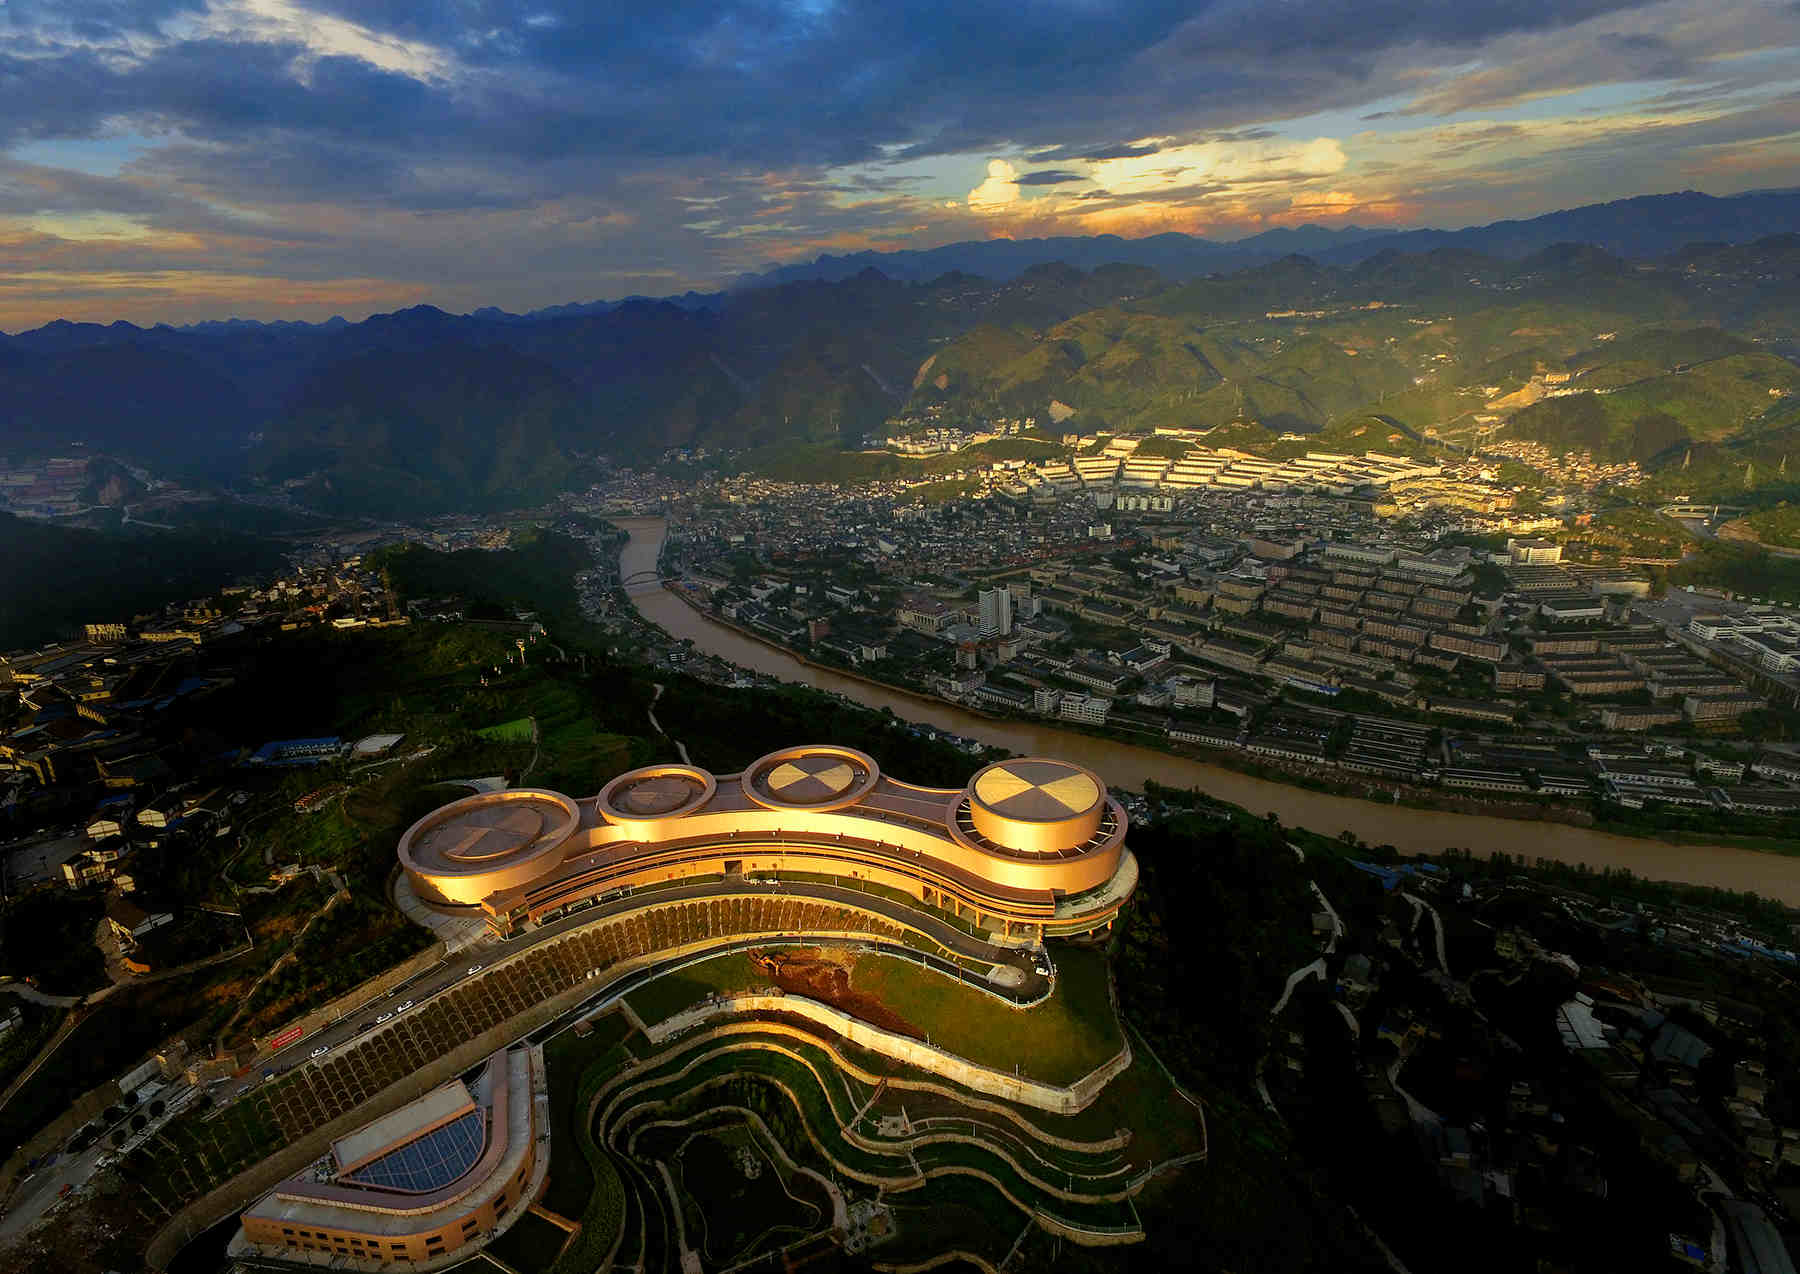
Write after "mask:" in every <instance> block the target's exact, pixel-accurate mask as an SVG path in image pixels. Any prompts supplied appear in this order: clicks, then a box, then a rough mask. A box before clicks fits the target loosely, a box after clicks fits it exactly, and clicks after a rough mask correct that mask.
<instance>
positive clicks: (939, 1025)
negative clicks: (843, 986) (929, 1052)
mask: <svg viewBox="0 0 1800 1274" xmlns="http://www.w3.org/2000/svg"><path fill="white" fill-rule="evenodd" d="M771 949H772V950H775V948H771ZM793 949H794V948H786V947H784V948H779V950H783V951H786V950H793ZM1052 959H1053V960H1054V962H1055V964H1056V969H1057V978H1056V987H1055V990H1054V991H1053V992H1052V994H1051V995H1050V998H1049V999H1047V1000H1045V1001H1043V1002H1042V1003H1040V1004H1036V1005H1033V1006H1032V1007H1030V1008H1026V1009H1019V1008H1015V1007H1013V1006H1011V1005H1009V1004H1007V1003H1005V1002H1004V1001H1003V1000H1000V999H998V998H996V997H995V996H992V995H989V994H987V993H985V992H984V991H981V990H978V989H975V988H972V987H970V986H968V985H966V984H964V983H962V982H958V981H956V980H955V979H952V978H950V977H948V976H947V975H945V974H942V973H939V972H937V971H936V970H934V969H930V968H925V967H922V966H920V965H918V964H915V963H913V962H911V961H908V960H905V959H902V958H900V957H897V956H891V955H881V954H872V953H858V954H856V956H855V957H854V963H853V965H852V967H851V968H850V979H849V985H850V987H851V989H852V990H853V991H855V992H857V993H859V994H860V995H861V996H864V997H867V998H868V999H871V1000H874V1001H878V1002H879V1003H880V1004H881V1005H883V1006H885V1007H886V1008H887V1009H889V1010H891V1011H892V1012H893V1013H895V1014H897V1015H898V1016H899V1017H900V1018H902V1019H904V1020H905V1021H906V1022H909V1023H915V1024H919V1025H920V1027H921V1030H922V1033H923V1034H924V1035H925V1036H928V1037H929V1041H930V1043H931V1044H932V1045H934V1046H935V1047H938V1048H942V1049H944V1050H945V1051H946V1052H950V1053H954V1054H955V1055H956V1056H958V1057H962V1058H966V1059H967V1060H969V1061H972V1062H975V1063H977V1064H979V1065H982V1066H987V1067H990V1068H992V1069H994V1070H998V1071H1014V1070H1016V1071H1017V1073H1019V1074H1022V1075H1025V1076H1027V1077H1029V1078H1032V1079H1036V1080H1040V1081H1042V1082H1043V1083H1046V1084H1055V1085H1066V1084H1071V1083H1074V1082H1075V1081H1076V1080H1078V1079H1080V1078H1081V1077H1082V1076H1083V1075H1086V1074H1088V1073H1089V1072H1091V1071H1092V1070H1094V1069H1095V1068H1096V1067H1098V1066H1101V1065H1103V1064H1105V1063H1106V1062H1107V1061H1108V1060H1109V1059H1111V1058H1112V1057H1113V1056H1115V1055H1116V1054H1117V1053H1118V1051H1119V1047H1120V1044H1121V1036H1120V1034H1119V1025H1118V1020H1117V1018H1116V1017H1115V1016H1114V1013H1113V1009H1112V1001H1111V996H1110V994H1109V992H1108V988H1107V982H1106V957H1105V956H1104V955H1102V954H1101V953H1099V952H1096V951H1092V950H1088V949H1085V948H1080V947H1061V948H1057V949H1056V950H1055V951H1054V953H1053V955H1052ZM770 981H771V979H770V977H769V975H768V974H766V973H765V972H763V971H762V970H761V969H759V968H758V967H757V966H756V965H754V964H753V963H752V962H751V961H750V959H749V957H748V956H747V955H745V954H744V953H742V952H733V953H731V954H728V955H722V956H717V957H715V958H713V959H711V960H707V961H703V962H701V963H698V964H694V965H690V966H688V967H687V968H685V969H682V970H680V971H679V972H676V973H672V974H668V975H665V976H664V977H661V978H658V979H657V980H656V981H654V982H651V983H648V984H647V985H645V986H643V987H641V988H639V989H638V990H635V991H633V992H632V993H631V994H630V995H629V996H628V997H627V1001H628V1002H629V1003H630V1005H631V1007H632V1010H633V1011H634V1012H635V1013H637V1015H638V1016H639V1017H640V1018H642V1019H643V1020H644V1021H645V1022H646V1023H651V1024H654V1023H657V1022H661V1021H665V1020H666V1019H668V1018H670V1017H673V1016H674V1015H675V1014H677V1013H679V1012H681V1011H683V1010H685V1009H688V1008H691V1007H693V1006H694V1005H695V1004H698V1003H699V1002H700V1001H701V1000H703V999H705V998H707V997H708V996H710V995H729V994H733V993H737V992H744V991H751V990H757V989H760V988H763V987H766V986H768V985H769V983H770ZM846 1011H849V1012H852V1013H853V1014H854V1008H853V1007H846ZM927 1024H928V1025H927Z"/></svg>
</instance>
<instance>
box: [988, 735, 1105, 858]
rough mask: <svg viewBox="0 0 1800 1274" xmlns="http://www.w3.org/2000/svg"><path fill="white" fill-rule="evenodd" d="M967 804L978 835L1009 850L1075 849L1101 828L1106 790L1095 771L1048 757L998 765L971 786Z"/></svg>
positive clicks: (1057, 850)
mask: <svg viewBox="0 0 1800 1274" xmlns="http://www.w3.org/2000/svg"><path fill="white" fill-rule="evenodd" d="M965 800H966V801H967V808H968V812H969V816H970V819H971V821H972V823H973V825H974V829H975V831H977V832H978V833H980V835H981V836H982V838H983V839H985V840H987V841H989V842H991V843H993V844H995V845H998V846H1003V847H1005V848H1008V849H1016V850H1025V851H1027V852H1033V853H1056V852H1059V851H1064V850H1072V849H1076V848H1078V847H1079V846H1081V845H1082V844H1084V843H1085V842H1086V841H1087V840H1088V839H1089V838H1090V837H1091V836H1093V835H1094V833H1095V831H1096V829H1097V828H1098V827H1099V826H1100V820H1101V817H1102V815H1103V814H1104V813H1105V809H1106V787H1105V785H1104V784H1102V783H1101V782H1100V780H1099V779H1098V778H1097V777H1095V775H1094V773H1093V772H1092V771H1091V770H1088V769H1085V768H1083V767H1082V766H1079V765H1075V764H1072V763H1071V762H1068V761H1057V760H1052V759H1050V758H1048V757H1022V758H1019V759H1017V760H1011V761H997V762H995V763H994V764H993V765H990V766H988V767H986V768H985V769H983V770H981V771H979V772H978V773H977V774H976V775H975V777H974V778H973V779H971V780H970V781H969V786H968V788H967V789H966V795H965Z"/></svg>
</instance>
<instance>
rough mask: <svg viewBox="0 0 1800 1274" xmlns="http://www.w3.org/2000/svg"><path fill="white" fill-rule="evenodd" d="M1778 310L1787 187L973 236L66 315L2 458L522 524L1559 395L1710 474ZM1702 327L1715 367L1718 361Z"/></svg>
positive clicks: (1437, 416) (1739, 433) (8, 385)
mask: <svg viewBox="0 0 1800 1274" xmlns="http://www.w3.org/2000/svg"><path fill="white" fill-rule="evenodd" d="M1299 249H1304V253H1302V252H1300V251H1298V250H1299ZM1797 316H1800V195H1796V194H1795V193H1793V192H1764V193H1758V194H1752V195H1743V196H1737V197H1734V198H1729V199H1715V198H1712V197H1710V196H1706V195H1699V194H1693V193H1681V194H1672V195H1659V196H1647V197H1644V198H1640V199H1630V200H1622V201H1619V202H1617V203H1611V204H1600V205H1593V206H1591V207H1587V208H1579V209H1573V210H1569V211H1566V212H1559V213H1552V214H1548V215H1547V216H1545V217H1540V218H1535V219H1533V220H1531V221H1521V222H1501V223H1496V224H1495V225H1492V226H1483V227H1476V228H1472V229H1468V230H1458V231H1449V232H1446V231H1433V230H1423V231H1402V232H1376V231H1361V230H1355V229H1346V230H1325V229H1321V228H1318V227H1301V228H1298V229H1295V230H1279V231H1270V232H1267V233H1265V234H1263V235H1259V236H1255V237H1254V238H1253V239H1250V240H1242V241H1239V242H1238V243H1235V244H1218V243H1212V242H1209V241H1207V240H1204V239H1195V238H1191V237H1189V236H1182V235H1158V236H1152V237H1150V238H1147V239H1118V238H1113V237H1109V236H1096V237H1093V238H1086V239H1045V240H1019V241H1011V240H994V241H987V242H980V243H970V244H955V245H950V246H948V247H945V248H939V249H933V250H931V251H927V252H910V253H890V254H855V255H852V256H848V257H822V258H820V259H819V260H818V261H816V262H813V263H812V264H811V265H809V266H787V267H781V268H780V269H778V270H775V271H772V272H770V273H767V274H765V275H762V276H758V278H756V279H754V280H745V281H740V283H739V284H738V285H737V286H735V287H733V288H732V289H730V290H728V291H726V292H722V293H716V294H696V293H689V294H686V295H683V296H680V297H672V298H664V299H646V298H631V299H627V300H624V301H618V302H592V303H582V304H574V305H569V306H557V307H551V308H550V309H547V310H540V311H536V312H534V313H532V314H528V315H517V314H509V313H505V312H503V311H500V310H498V309H494V308H491V307H490V308H485V309H482V310H478V311H476V312H474V313H472V314H467V315H452V314H448V313H445V312H444V311H442V310H439V309H435V308H433V307H430V306H418V307H414V308H412V309H407V310H401V311H398V312H395V313H392V314H381V315H375V316H373V317H371V318H369V319H366V320H364V321H362V322H358V323H351V322H347V321H345V320H343V319H333V320H331V321H329V322H325V323H319V324H305V323H291V322H284V323H256V322H250V321H243V320H230V321H224V322H215V323H203V324H197V325H194V326H191V327H185V328H176V327H171V326H166V325H158V326H155V327H150V328H143V327H137V326H134V325H131V324H127V323H113V324H93V323H71V322H66V321H58V322H55V323H51V324H48V325H46V326H44V327H41V328H38V329H36V330H34V331H30V332H23V333H19V334H16V335H12V336H6V337H0V455H11V456H19V455H30V454H45V453H54V452H56V451H59V450H62V449H64V448H66V447H67V446H68V445H69V444H71V443H73V442H83V443H85V444H87V445H88V446H89V447H90V448H92V449H94V450H96V451H101V452H105V453H109V454H116V455H119V456H123V457H130V458H133V459H137V460H140V461H143V462H145V463H147V464H149V465H151V466H152V467H153V468H159V469H161V470H163V471H165V472H174V473H177V474H188V475H202V476H205V477H208V478H210V479H212V480H215V481H221V482H234V483H240V484H244V485H247V486H251V487H256V488H263V489H267V488H278V489H283V490H286V491H288V492H291V493H292V494H293V495H294V496H295V497H296V498H297V499H298V500H299V501H300V502H301V503H303V504H305V505H306V506H308V507H313V508H318V509H321V510H324V511H329V512H340V513H367V514H372V515H378V516H380V515H399V514H403V513H419V512H436V511H444V510H453V509H461V508H471V507H490V508H492V507H506V506H509V505H516V504H519V503H525V502H532V501H536V500H539V499H541V498H543V497H545V496H547V495H549V494H551V493H553V492H554V491H555V490H557V489H559V488H561V487H563V486H565V485H567V484H568V483H570V482H573V481H579V480H580V479H581V477H582V475H583V474H584V472H585V471H586V470H585V464H586V462H587V460H588V459H589V458H590V457H593V456H595V455H596V454H605V455H608V456H613V457H616V458H625V459H643V458H646V457H650V456H653V455H655V454H658V453H660V452H661V451H662V450H663V449H664V448H666V447H669V446H686V445H695V444H704V445H707V446H711V447H714V448H717V449H727V450H743V449H754V448H757V447H762V446H765V445H768V444H776V443H793V442H806V443H812V444H816V445H823V446H831V447H837V446H843V445H845V444H849V445H852V446H854V445H859V444H860V440H861V439H862V438H863V437H864V435H866V434H868V433H880V432H883V431H884V430H886V429H887V428H888V425H889V422H890V421H894V420H896V419H898V420H900V421H903V422H904V421H907V420H912V421H916V422H921V423H922V422H926V421H969V422H978V421H980V420H983V419H985V418H987V417H991V416H993V415H996V414H1001V415H1009V416H1030V417H1034V418H1040V419H1043V420H1045V421H1046V422H1047V421H1048V420H1049V419H1050V418H1051V417H1052V415H1053V414H1054V415H1056V416H1067V415H1068V413H1069V412H1070V411H1073V412H1074V416H1073V417H1071V419H1072V420H1073V424H1072V425H1070V426H1069V427H1071V428H1083V429H1092V428H1100V427H1107V428H1115V429H1148V428H1150V427H1152V426H1153V425H1156V424H1174V423H1179V424H1189V425H1196V426H1204V427H1225V428H1227V429H1235V430H1238V431H1239V432H1240V433H1242V434H1243V435H1244V436H1245V437H1246V439H1247V440H1249V441H1252V442H1255V441H1257V440H1258V439H1261V440H1262V441H1264V442H1273V441H1275V440H1277V439H1278V438H1279V436H1280V435H1281V434H1282V433H1301V434H1313V433H1320V432H1330V431H1332V430H1340V429H1342V428H1344V427H1345V426H1346V422H1348V421H1351V420H1362V421H1364V422H1365V425H1366V422H1367V421H1369V420H1375V419H1379V420H1382V421H1384V422H1386V423H1385V424H1384V425H1383V426H1382V428H1381V430H1380V432H1383V433H1386V434H1394V435H1396V436H1401V437H1407V438H1412V439H1415V440H1418V439H1425V438H1427V437H1428V433H1427V431H1429V430H1433V429H1440V428H1441V429H1442V431H1443V437H1444V438H1445V440H1450V439H1453V438H1455V437H1457V436H1459V434H1461V433H1464V432H1467V431H1468V430H1469V429H1472V428H1474V427H1475V426H1474V418H1475V417H1476V416H1481V415H1488V414H1492V413H1491V412H1488V411H1486V410H1485V409H1484V408H1485V406H1486V404H1488V403H1489V402H1490V401H1492V400H1494V399H1496V398H1498V399H1501V400H1504V399H1505V398H1506V396H1507V395H1512V394H1519V393H1527V394H1529V393H1532V392H1535V391H1531V390H1529V389H1528V386H1529V385H1530V384H1531V383H1532V381H1533V378H1534V377H1536V378H1538V379H1539V381H1540V382H1541V380H1542V377H1543V376H1544V375H1545V374H1547V373H1548V374H1552V375H1554V374H1556V373H1561V372H1567V373H1569V375H1570V376H1571V378H1573V379H1572V381H1571V384H1576V385H1579V384H1584V383H1585V384H1588V385H1593V386H1595V387H1596V388H1597V389H1603V390H1604V391H1605V392H1604V393H1599V392H1596V393H1588V392H1587V391H1585V390H1577V391H1571V390H1568V389H1564V390H1561V391H1559V392H1558V396H1555V397H1552V398H1549V399H1547V401H1546V402H1544V403H1537V402H1527V403H1524V404H1523V408H1524V409H1523V410H1519V411H1517V414H1516V416H1515V417H1513V419H1515V420H1516V422H1517V428H1518V430H1519V432H1520V434H1521V436H1531V437H1534V438H1540V437H1541V438H1544V439H1549V440H1552V441H1557V442H1558V443H1559V445H1560V444H1561V442H1562V441H1563V440H1565V439H1566V440H1568V441H1570V442H1571V444H1573V443H1574V442H1575V441H1576V440H1579V441H1580V443H1581V444H1582V445H1586V446H1589V447H1591V448H1593V449H1595V450H1597V451H1599V452H1602V453H1606V454H1620V455H1631V456H1634V457H1641V458H1643V459H1645V460H1646V461H1653V460H1654V459H1655V458H1656V457H1657V456H1659V455H1661V454H1662V453H1665V452H1672V451H1674V450H1681V451H1682V453H1683V456H1684V458H1685V459H1686V460H1687V462H1688V463H1690V464H1691V463H1696V461H1695V458H1694V457H1690V456H1687V455H1686V450H1687V448H1688V446H1689V444H1695V445H1698V446H1700V447H1701V448H1702V455H1701V456H1700V457H1699V461H1698V462H1699V463H1701V464H1702V467H1703V466H1704V463H1706V462H1707V456H1708V455H1709V454H1710V453H1709V452H1708V451H1707V450H1706V449H1708V448H1712V449H1717V448H1720V447H1729V446H1733V445H1737V444H1738V443H1740V442H1742V441H1743V439H1744V438H1746V437H1749V436H1752V435H1755V436H1759V437H1760V436H1764V435H1767V434H1768V433H1769V431H1770V430H1771V429H1773V428H1776V427H1777V426H1779V425H1780V422H1781V421H1783V420H1785V419H1786V418H1787V414H1788V412H1789V404H1790V403H1792V401H1793V399H1792V398H1790V397H1788V389H1789V386H1788V383H1787V380H1786V379H1785V377H1786V374H1787V373H1786V370H1784V369H1791V368H1792V364H1791V363H1789V362H1787V360H1786V358H1785V357H1784V355H1789V354H1792V353H1794V352H1795V351H1796V350H1797V349H1800V317H1797ZM1720 331H1725V332H1728V333H1730V335H1731V339H1732V340H1733V341H1736V342H1737V344H1736V345H1734V346H1732V347H1731V348H1730V349H1724V348H1722V347H1720V348H1715V346H1716V345H1717V342H1716V341H1714V340H1713V339H1712V337H1709V336H1707V335H1706V333H1709V332H1710V333H1712V334H1713V336H1717V335H1718V334H1719V332H1720ZM1652 332H1660V333H1662V335H1661V336H1660V337H1657V338H1655V339H1650V338H1649V337H1648V336H1647V335H1646V334H1647V333H1652ZM1603 337H1604V339H1602V338H1603ZM1640 337H1643V338H1644V339H1642V340H1640ZM1608 342H1612V343H1611V344H1610V345H1609V344H1608ZM1623 350H1631V351H1633V354H1632V356H1631V357H1629V358H1626V357H1623V356H1620V355H1619V354H1618V353H1617V351H1623ZM1596 351H1598V352H1596ZM1734 360H1735V361H1734ZM1702 363H1704V364H1707V365H1708V366H1707V370H1706V371H1705V372H1704V373H1702V374H1701V375H1699V376H1698V377H1696V376H1695V375H1694V370H1693V369H1694V367H1695V366H1697V365H1699V364H1702ZM1659 378H1660V379H1659ZM1603 382H1604V383H1603ZM1490 389H1491V390H1493V391H1495V392H1494V394H1492V395H1490V394H1488V393H1487V391H1488V390H1490ZM1053 402H1054V403H1055V404H1057V407H1056V408H1055V410H1054V413H1053V412H1052V406H1051V405H1052V403H1053ZM1577 403H1578V404H1579V405H1571V404H1577ZM1519 406H1520V404H1518V403H1514V404H1512V407H1519ZM1509 410H1510V408H1509ZM1658 415H1660V416H1661V417H1667V419H1666V420H1665V419H1660V418H1656V419H1652V418H1651V417H1653V416H1658ZM1671 421H1672V422H1673V425H1671V423H1670V422H1671ZM1484 427H1485V426H1484ZM1509 427H1511V426H1509ZM1765 441H1767V438H1765ZM1746 463H1749V462H1748V461H1747V462H1746Z"/></svg>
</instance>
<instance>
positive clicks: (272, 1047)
mask: <svg viewBox="0 0 1800 1274" xmlns="http://www.w3.org/2000/svg"><path fill="white" fill-rule="evenodd" d="M305 1034H306V1028H305V1027H304V1026H290V1027H288V1029H287V1030H285V1031H283V1032H282V1033H281V1034H280V1035H277V1036H276V1037H275V1038H274V1039H272V1040H270V1041H269V1051H270V1052H274V1053H279V1052H280V1051H281V1050H282V1049H284V1048H286V1047H287V1046H288V1045H289V1044H292V1043H293V1042H294V1041H295V1040H297V1039H299V1038H300V1037H301V1036H302V1035H305Z"/></svg>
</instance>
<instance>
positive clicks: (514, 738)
mask: <svg viewBox="0 0 1800 1274" xmlns="http://www.w3.org/2000/svg"><path fill="white" fill-rule="evenodd" d="M475 733H476V734H479V735H480V736H481V737H482V738H484V739H493V740H494V741H495V742H498V743H530V742H531V718H530V717H517V718H515V719H513V720H511V721H502V722H501V723H500V724H499V725H491V726H488V727H487V728H486V729H484V730H477V731H475Z"/></svg>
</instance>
